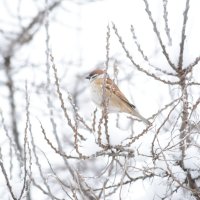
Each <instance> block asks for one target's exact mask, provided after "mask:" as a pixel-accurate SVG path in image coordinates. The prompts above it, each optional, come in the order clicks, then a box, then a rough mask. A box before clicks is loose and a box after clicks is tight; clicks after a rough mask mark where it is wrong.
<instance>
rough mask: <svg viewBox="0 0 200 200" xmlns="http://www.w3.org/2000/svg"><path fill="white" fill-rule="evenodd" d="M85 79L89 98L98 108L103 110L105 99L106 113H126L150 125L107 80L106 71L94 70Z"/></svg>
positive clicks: (108, 79)
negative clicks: (89, 93) (87, 82)
mask: <svg viewBox="0 0 200 200" xmlns="http://www.w3.org/2000/svg"><path fill="white" fill-rule="evenodd" d="M86 79H89V81H90V92H91V98H92V100H93V102H94V103H95V104H96V105H97V106H98V107H100V108H103V106H105V104H104V103H103V102H104V101H103V100H104V99H106V100H108V101H105V102H107V104H106V107H107V111H108V113H121V112H122V113H128V114H130V115H132V116H135V117H137V118H139V119H140V120H141V121H143V122H144V123H145V124H146V125H150V124H151V123H150V122H149V121H148V120H147V119H146V118H144V117H143V116H142V115H141V114H140V113H139V112H138V110H137V109H136V106H135V105H133V104H132V103H130V102H129V101H128V99H127V98H126V97H125V95H124V94H123V93H122V92H121V90H120V89H119V88H118V86H117V85H116V84H115V83H114V81H112V80H111V79H110V78H109V75H108V74H107V73H106V70H102V69H95V70H93V71H92V72H90V73H89V75H88V76H87V77H86Z"/></svg>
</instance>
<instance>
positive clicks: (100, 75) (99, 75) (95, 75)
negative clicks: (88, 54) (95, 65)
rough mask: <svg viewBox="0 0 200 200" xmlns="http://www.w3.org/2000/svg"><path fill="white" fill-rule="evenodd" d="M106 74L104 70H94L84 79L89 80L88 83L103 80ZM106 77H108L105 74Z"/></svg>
mask: <svg viewBox="0 0 200 200" xmlns="http://www.w3.org/2000/svg"><path fill="white" fill-rule="evenodd" d="M105 73H106V71H105V70H102V69H95V70H93V71H92V72H90V73H89V75H88V76H87V77H86V79H89V80H90V81H93V80H94V79H96V78H104V74H105ZM106 77H108V75H107V74H106Z"/></svg>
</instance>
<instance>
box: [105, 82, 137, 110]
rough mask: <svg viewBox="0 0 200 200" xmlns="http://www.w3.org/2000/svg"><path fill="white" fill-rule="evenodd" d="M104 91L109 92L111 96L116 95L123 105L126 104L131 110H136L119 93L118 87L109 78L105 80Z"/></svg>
mask: <svg viewBox="0 0 200 200" xmlns="http://www.w3.org/2000/svg"><path fill="white" fill-rule="evenodd" d="M105 87H106V89H107V90H108V91H110V92H111V93H112V94H114V95H116V96H117V97H118V98H120V99H121V100H122V101H123V102H124V103H126V104H127V105H128V106H130V107H131V108H133V109H134V108H136V107H135V106H134V105H133V104H131V103H130V102H129V101H128V99H127V98H126V97H125V96H124V94H123V93H122V92H121V91H120V89H119V88H118V86H117V85H116V84H115V83H114V82H113V81H112V80H111V79H109V78H107V79H106V85H105Z"/></svg>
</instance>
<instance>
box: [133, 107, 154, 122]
mask: <svg viewBox="0 0 200 200" xmlns="http://www.w3.org/2000/svg"><path fill="white" fill-rule="evenodd" d="M132 115H134V116H136V117H138V118H139V119H141V120H142V121H143V122H144V123H145V124H146V125H148V126H149V125H150V124H151V123H150V122H149V120H148V119H146V118H144V117H143V116H142V115H140V113H139V112H138V111H137V110H133V112H132Z"/></svg>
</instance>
